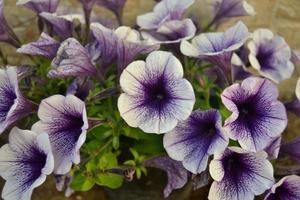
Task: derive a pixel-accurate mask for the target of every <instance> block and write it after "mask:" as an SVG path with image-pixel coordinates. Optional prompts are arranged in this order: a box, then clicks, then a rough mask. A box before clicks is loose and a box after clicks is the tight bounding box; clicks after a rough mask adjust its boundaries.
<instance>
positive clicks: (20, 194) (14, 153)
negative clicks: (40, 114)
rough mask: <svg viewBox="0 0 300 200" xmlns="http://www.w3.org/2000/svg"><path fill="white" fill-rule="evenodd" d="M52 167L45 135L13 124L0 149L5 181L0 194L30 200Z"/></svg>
mask: <svg viewBox="0 0 300 200" xmlns="http://www.w3.org/2000/svg"><path fill="white" fill-rule="evenodd" d="M53 168H54V159H53V154H52V151H51V145H50V142H49V138H48V135H47V134H46V133H42V134H39V135H38V134H36V133H35V132H32V131H28V130H21V129H18V128H16V127H15V128H13V129H12V130H11V132H10V134H9V144H5V145H4V146H2V147H1V149H0V175H1V176H2V178H3V179H4V180H5V181H6V183H5V185H4V188H3V191H2V198H3V199H5V200H16V199H20V200H30V199H31V194H32V192H33V190H34V188H36V187H38V186H40V185H41V184H42V183H43V182H44V181H45V180H46V176H47V175H49V174H51V173H52V171H53Z"/></svg>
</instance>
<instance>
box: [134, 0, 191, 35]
mask: <svg viewBox="0 0 300 200" xmlns="http://www.w3.org/2000/svg"><path fill="white" fill-rule="evenodd" d="M194 2H195V0H163V1H161V2H159V3H158V4H156V5H155V7H154V9H153V12H150V13H146V14H143V15H140V16H138V17H137V24H138V25H139V26H140V27H141V28H142V29H144V30H155V29H158V28H159V27H160V26H161V25H162V24H163V23H165V22H167V21H172V20H182V18H183V14H184V12H185V11H186V10H187V9H188V8H189V7H190V6H191V5H192V4H193V3H194Z"/></svg>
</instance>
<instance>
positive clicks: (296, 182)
mask: <svg viewBox="0 0 300 200" xmlns="http://www.w3.org/2000/svg"><path fill="white" fill-rule="evenodd" d="M298 199H300V177H299V176H296V175H291V176H286V177H284V178H282V179H281V180H280V181H279V182H278V183H276V184H275V185H273V187H272V188H271V190H270V191H269V192H268V194H267V195H266V197H265V200H298Z"/></svg>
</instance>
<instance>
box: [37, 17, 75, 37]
mask: <svg viewBox="0 0 300 200" xmlns="http://www.w3.org/2000/svg"><path fill="white" fill-rule="evenodd" d="M40 17H41V18H42V19H43V20H45V21H46V22H47V23H48V24H49V25H50V26H51V28H52V30H53V31H54V33H56V34H57V35H58V36H59V37H60V38H61V39H62V40H65V39H67V38H70V37H72V35H73V30H74V26H73V21H72V20H70V19H68V18H66V17H63V16H58V15H57V14H56V13H48V12H42V13H41V14H40Z"/></svg>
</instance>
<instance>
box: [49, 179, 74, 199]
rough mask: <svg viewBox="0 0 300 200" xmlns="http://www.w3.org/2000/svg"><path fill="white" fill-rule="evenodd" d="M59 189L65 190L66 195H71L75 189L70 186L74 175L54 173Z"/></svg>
mask: <svg viewBox="0 0 300 200" xmlns="http://www.w3.org/2000/svg"><path fill="white" fill-rule="evenodd" d="M54 179H55V186H56V189H57V191H59V192H62V191H64V192H65V197H70V196H71V195H72V194H73V193H74V192H75V191H74V190H73V189H72V188H71V187H70V185H71V183H72V179H73V177H72V176H71V175H70V174H64V175H57V174H55V175H54Z"/></svg>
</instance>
